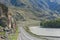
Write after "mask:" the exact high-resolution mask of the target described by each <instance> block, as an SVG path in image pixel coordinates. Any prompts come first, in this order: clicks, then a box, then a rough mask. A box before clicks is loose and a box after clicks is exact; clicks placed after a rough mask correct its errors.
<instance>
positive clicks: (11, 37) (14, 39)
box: [9, 28, 18, 40]
mask: <svg viewBox="0 0 60 40" xmlns="http://www.w3.org/2000/svg"><path fill="white" fill-rule="evenodd" d="M17 38H18V28H16V33H14V34H13V35H9V39H10V40H17Z"/></svg>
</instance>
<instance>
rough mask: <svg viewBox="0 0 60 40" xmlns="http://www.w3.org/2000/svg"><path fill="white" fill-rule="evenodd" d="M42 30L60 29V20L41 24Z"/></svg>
mask: <svg viewBox="0 0 60 40" xmlns="http://www.w3.org/2000/svg"><path fill="white" fill-rule="evenodd" d="M40 26H42V28H60V19H56V20H51V21H45V22H41V23H40Z"/></svg>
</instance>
